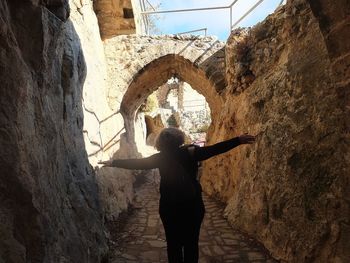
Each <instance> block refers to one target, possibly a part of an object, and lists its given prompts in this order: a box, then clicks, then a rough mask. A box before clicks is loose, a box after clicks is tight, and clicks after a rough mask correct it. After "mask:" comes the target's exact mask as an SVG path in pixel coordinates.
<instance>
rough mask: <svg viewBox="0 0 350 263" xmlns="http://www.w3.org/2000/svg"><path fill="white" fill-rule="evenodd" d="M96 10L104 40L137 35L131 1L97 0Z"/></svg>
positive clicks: (95, 3) (95, 2)
mask: <svg viewBox="0 0 350 263" xmlns="http://www.w3.org/2000/svg"><path fill="white" fill-rule="evenodd" d="M133 4H135V3H133ZM94 10H95V12H96V15H97V18H98V22H99V26H100V31H101V37H102V39H108V38H111V37H114V36H117V35H127V34H133V33H136V25H135V20H134V13H133V6H132V1H131V0H118V1H115V0H97V1H94Z"/></svg>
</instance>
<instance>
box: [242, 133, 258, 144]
mask: <svg viewBox="0 0 350 263" xmlns="http://www.w3.org/2000/svg"><path fill="white" fill-rule="evenodd" d="M238 138H239V142H240V143H241V144H252V143H254V142H255V136H253V135H249V134H243V135H240V136H238Z"/></svg>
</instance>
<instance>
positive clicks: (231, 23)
mask: <svg viewBox="0 0 350 263" xmlns="http://www.w3.org/2000/svg"><path fill="white" fill-rule="evenodd" d="M231 28H232V6H231V7H230V31H231Z"/></svg>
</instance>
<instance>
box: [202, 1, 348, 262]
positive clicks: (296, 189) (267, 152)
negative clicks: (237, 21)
mask: <svg viewBox="0 0 350 263" xmlns="http://www.w3.org/2000/svg"><path fill="white" fill-rule="evenodd" d="M329 4H330V2H329ZM346 7H347V4H346V3H343V5H341V3H339V6H338V8H346ZM346 10H349V9H346ZM321 13H322V12H321ZM333 15H335V13H334V14H333ZM321 29H322V27H321ZM344 32H345V31H344ZM345 33H346V32H345ZM344 37H345V36H344V35H339V36H338V37H337V36H334V35H333V36H332V37H331V39H330V40H331V41H332V42H337V41H340V42H341V41H342V39H344ZM326 44H327V38H326ZM326 44H325V41H324V36H323V35H322V34H321V31H320V29H319V24H318V23H317V20H316V19H315V17H314V16H313V14H312V12H311V9H310V7H309V5H308V3H306V2H305V1H293V2H292V1H291V2H289V3H288V4H287V6H286V7H282V8H280V9H279V10H278V11H277V12H276V13H275V14H273V15H271V16H270V17H268V19H267V20H266V21H264V22H263V23H261V24H259V25H257V26H256V27H254V28H253V29H252V30H250V31H248V32H239V31H238V32H234V33H233V35H232V36H231V37H230V39H229V41H228V45H227V48H226V56H227V57H226V59H227V60H226V61H227V65H228V68H227V78H228V80H229V82H228V85H229V88H228V89H227V92H226V94H225V98H226V103H225V105H224V106H223V108H222V110H221V115H220V117H217V118H216V120H215V122H214V124H213V127H212V128H211V132H210V133H209V136H208V138H209V139H210V141H211V142H216V141H220V140H222V139H225V138H229V137H232V136H234V135H237V134H240V133H244V132H248V133H252V134H256V135H257V142H256V143H255V145H252V146H241V147H240V148H239V149H236V150H233V151H232V152H230V153H228V154H225V155H222V156H218V157H215V158H213V159H212V160H210V161H207V162H205V164H204V167H203V171H204V174H203V177H202V185H203V186H204V189H205V191H206V192H208V193H210V194H211V195H215V196H217V197H219V198H221V199H222V200H224V201H226V202H227V204H228V205H227V208H226V215H227V217H228V219H229V220H230V221H231V222H232V223H233V224H234V225H236V226H237V227H239V228H241V229H243V230H244V231H246V232H248V233H250V234H252V235H254V236H255V237H256V238H258V239H259V240H260V241H262V242H263V243H264V245H265V246H266V247H267V248H268V249H269V250H270V251H271V252H272V255H273V256H274V257H276V258H278V259H281V260H282V261H286V262H298V263H299V262H347V261H348V260H349V254H348V251H350V250H349V248H348V244H349V243H348V241H345V240H349V238H350V237H349V232H348V229H347V228H346V227H345V226H346V225H348V224H349V218H350V207H349V202H348V201H347V200H349V178H348V175H349V167H348V164H349V159H348V156H349V147H348V145H349V130H348V128H347V127H348V126H346V125H345V124H346V123H347V122H348V119H349V118H348V111H349V109H348V108H347V107H346V105H348V101H349V95H348V92H342V93H341V94H342V95H341V96H339V89H338V88H337V87H338V84H337V82H338V81H339V83H340V82H342V83H344V82H346V81H347V80H348V79H349V76H348V75H346V74H345V75H344V74H343V73H340V74H339V75H338V79H337V80H335V79H334V74H333V75H332V74H331V72H332V69H334V67H332V66H333V64H332V61H335V60H336V59H334V58H333V54H334V52H333V51H334V50H333V51H332V52H330V51H329V49H332V48H331V46H330V44H327V45H326ZM345 45H346V44H345ZM345 45H342V47H341V49H342V50H343V52H344V53H347V52H349V50H348V49H347V48H346V47H345ZM327 48H328V49H327ZM339 48H340V47H339ZM237 52H238V53H239V54H237ZM240 52H242V53H243V54H244V56H241V53H240ZM344 55H345V56H344V57H346V54H344ZM336 56H338V55H336ZM247 72H248V73H247ZM343 72H344V71H343ZM247 75H249V76H250V75H252V76H254V78H249V80H247V81H246V80H244V77H245V76H247ZM344 88H345V86H343V89H342V90H343V91H344ZM343 96H344V97H343ZM344 100H347V103H345V101H344Z"/></svg>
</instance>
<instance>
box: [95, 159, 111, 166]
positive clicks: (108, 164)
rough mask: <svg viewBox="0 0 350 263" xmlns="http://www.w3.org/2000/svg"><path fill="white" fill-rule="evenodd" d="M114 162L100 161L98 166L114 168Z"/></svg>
mask: <svg viewBox="0 0 350 263" xmlns="http://www.w3.org/2000/svg"><path fill="white" fill-rule="evenodd" d="M112 162H113V161H112V160H109V161H99V162H98V164H102V165H103V167H112Z"/></svg>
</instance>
